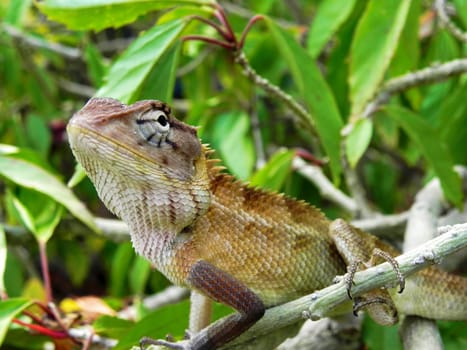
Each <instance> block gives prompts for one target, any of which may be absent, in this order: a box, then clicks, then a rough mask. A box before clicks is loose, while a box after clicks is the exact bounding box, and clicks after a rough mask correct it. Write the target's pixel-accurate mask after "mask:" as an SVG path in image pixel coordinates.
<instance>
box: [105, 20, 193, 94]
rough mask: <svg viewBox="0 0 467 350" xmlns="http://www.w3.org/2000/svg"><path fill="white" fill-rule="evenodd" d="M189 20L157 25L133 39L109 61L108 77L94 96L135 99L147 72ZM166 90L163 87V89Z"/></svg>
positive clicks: (158, 60)
mask: <svg viewBox="0 0 467 350" xmlns="http://www.w3.org/2000/svg"><path fill="white" fill-rule="evenodd" d="M187 23H188V21H186V20H180V19H179V20H175V21H172V22H167V23H164V24H161V25H156V26H154V27H153V28H151V29H150V30H148V31H147V32H146V33H144V34H142V35H141V36H140V37H139V38H138V39H136V40H135V41H134V42H133V43H132V44H131V45H130V46H129V47H128V48H127V49H126V50H125V51H124V52H123V53H122V55H121V56H120V57H119V58H118V59H117V60H116V61H115V62H114V63H113V64H112V66H111V67H110V69H109V72H108V75H107V78H106V79H107V80H106V82H105V83H104V85H103V86H102V87H101V88H100V89H99V90H98V91H97V93H96V96H102V97H113V98H116V99H118V100H120V101H122V102H123V103H130V102H134V101H135V100H136V99H138V95H139V92H140V89H141V87H142V86H143V83H144V81H145V80H146V79H147V77H148V75H149V73H150V72H151V70H152V69H153V67H154V66H155V65H156V63H158V62H160V60H161V58H162V57H163V55H164V53H166V52H167V51H168V50H169V49H170V47H171V46H172V45H173V43H174V42H175V40H176V39H177V37H178V36H179V35H180V33H181V32H182V31H183V29H184V28H185V26H186V25H187ZM164 93H165V91H164Z"/></svg>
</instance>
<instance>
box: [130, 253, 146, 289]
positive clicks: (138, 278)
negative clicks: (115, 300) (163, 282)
mask: <svg viewBox="0 0 467 350" xmlns="http://www.w3.org/2000/svg"><path fill="white" fill-rule="evenodd" d="M150 272H151V264H150V263H149V261H148V260H147V259H146V258H143V257H142V256H139V255H138V256H136V258H135V260H134V261H133V264H132V266H131V268H130V274H129V279H130V291H131V293H132V294H133V295H143V294H144V288H145V286H146V283H147V281H148V278H149V273H150Z"/></svg>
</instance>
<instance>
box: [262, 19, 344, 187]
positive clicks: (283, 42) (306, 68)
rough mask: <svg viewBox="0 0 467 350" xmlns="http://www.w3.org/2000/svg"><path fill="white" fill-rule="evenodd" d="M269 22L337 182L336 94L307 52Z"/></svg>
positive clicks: (338, 117)
mask: <svg viewBox="0 0 467 350" xmlns="http://www.w3.org/2000/svg"><path fill="white" fill-rule="evenodd" d="M266 23H267V25H268V28H269V31H270V33H271V34H272V37H273V39H274V41H275V42H276V45H277V46H278V48H279V51H280V53H281V55H282V56H283V58H284V59H285V61H286V62H287V65H288V67H289V69H290V72H291V73H292V77H293V79H294V82H295V84H296V86H297V87H298V89H299V91H300V95H301V97H302V98H303V100H304V101H305V104H306V107H307V108H308V110H309V111H310V112H311V117H312V119H313V120H310V121H309V123H310V124H313V125H315V127H316V130H317V132H318V134H319V137H320V141H321V144H322V145H323V147H324V150H325V151H326V154H327V155H328V157H329V159H330V165H331V170H332V174H333V177H334V180H335V181H337V179H338V178H339V174H340V173H341V165H340V153H339V143H340V129H341V128H342V119H341V116H340V113H339V110H338V108H337V105H336V101H335V99H334V95H333V94H332V91H331V89H330V88H329V86H328V85H327V83H326V81H325V80H324V78H323V76H322V75H321V72H320V71H319V69H318V67H317V66H316V63H315V62H314V60H313V59H312V58H311V57H310V56H309V55H308V53H307V52H306V51H305V49H304V48H302V47H301V46H300V45H299V44H298V43H297V41H296V40H295V39H294V38H293V37H292V36H291V35H290V34H289V33H288V32H286V31H285V30H283V29H281V28H280V27H278V26H277V25H276V24H275V23H274V21H272V20H271V19H267V20H266Z"/></svg>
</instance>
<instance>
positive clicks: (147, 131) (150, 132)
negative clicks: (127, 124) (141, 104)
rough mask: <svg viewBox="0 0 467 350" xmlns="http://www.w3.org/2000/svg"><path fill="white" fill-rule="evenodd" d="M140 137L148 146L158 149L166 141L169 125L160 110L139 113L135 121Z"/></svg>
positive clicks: (165, 116)
mask: <svg viewBox="0 0 467 350" xmlns="http://www.w3.org/2000/svg"><path fill="white" fill-rule="evenodd" d="M136 125H137V129H138V131H139V133H140V135H141V136H142V137H143V138H144V139H145V140H146V141H147V142H148V143H150V144H153V145H155V146H157V147H160V146H161V144H162V143H164V142H166V141H167V135H168V134H169V130H170V123H169V120H168V117H167V115H166V114H165V112H164V111H161V110H149V111H147V112H144V113H141V114H140V115H139V116H138V117H137V119H136Z"/></svg>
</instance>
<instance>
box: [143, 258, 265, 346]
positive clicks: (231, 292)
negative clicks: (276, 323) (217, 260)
mask: <svg viewBox="0 0 467 350" xmlns="http://www.w3.org/2000/svg"><path fill="white" fill-rule="evenodd" d="M187 282H188V283H189V285H190V286H191V287H192V288H194V289H195V290H197V291H198V292H200V293H202V294H204V295H206V296H207V297H209V298H211V299H212V300H215V301H218V302H220V303H223V304H226V305H228V306H230V307H232V308H234V309H235V310H237V311H238V313H235V314H233V315H230V316H228V317H226V318H224V319H223V320H222V322H220V323H218V324H217V326H216V327H215V328H212V327H211V328H208V329H205V330H202V331H201V332H199V333H197V334H194V335H193V337H192V338H191V339H190V340H188V341H185V342H180V343H170V342H167V341H163V340H150V339H147V338H146V339H144V340H143V343H146V344H149V343H150V344H157V345H165V346H167V347H170V348H174V349H190V350H208V349H216V348H218V347H220V346H221V345H224V344H226V343H227V342H229V341H230V340H232V339H234V338H236V337H237V336H239V335H240V334H242V333H243V332H244V331H246V330H247V329H248V328H250V327H251V326H252V325H253V324H255V323H256V322H257V321H258V320H259V319H260V318H261V317H263V315H264V312H265V307H264V304H263V302H262V300H261V299H260V298H259V297H258V296H257V295H256V294H255V293H254V292H253V291H251V290H250V289H249V288H247V287H246V286H245V285H243V284H242V283H241V282H240V281H238V280H237V279H235V278H234V277H233V276H231V275H230V274H228V273H227V272H225V271H222V270H221V269H219V268H217V267H215V266H214V265H212V264H210V263H208V262H206V261H204V260H200V261H198V262H196V263H195V264H194V265H193V267H192V268H191V270H190V273H189V275H188V278H187Z"/></svg>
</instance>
